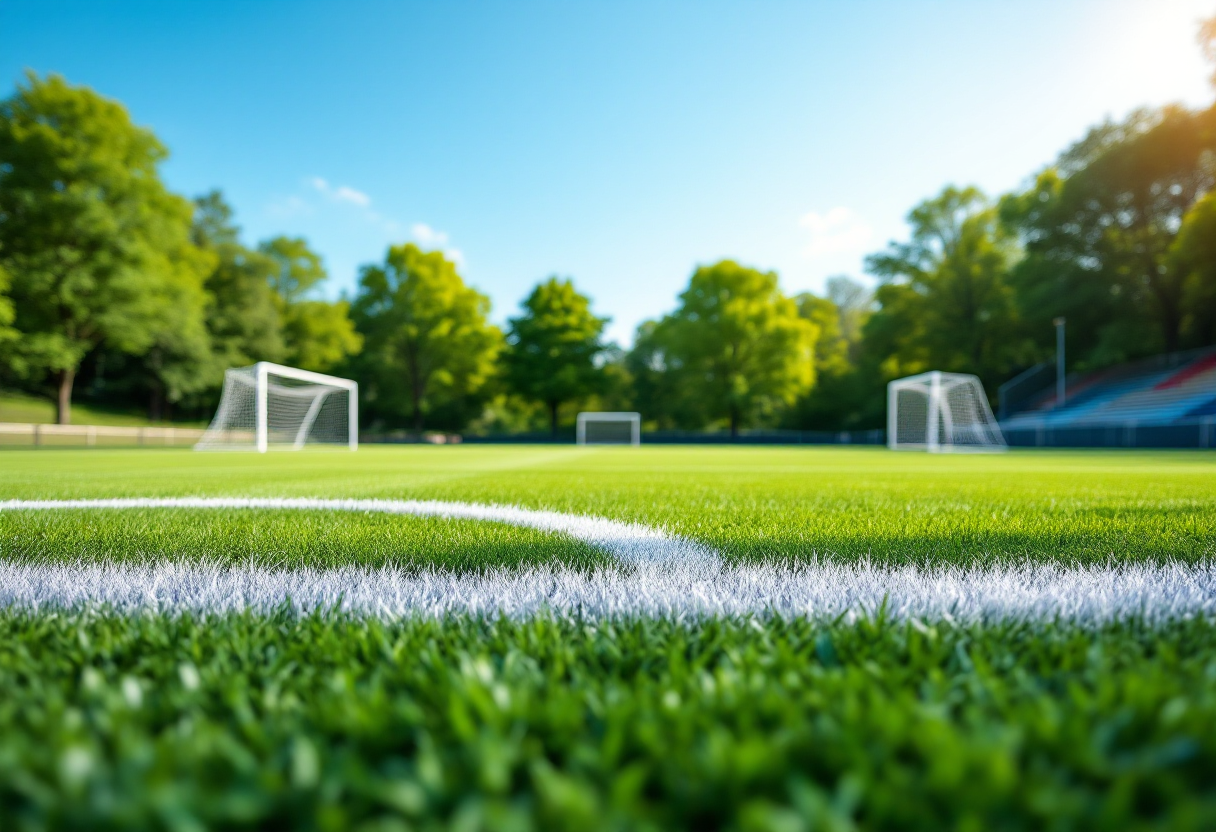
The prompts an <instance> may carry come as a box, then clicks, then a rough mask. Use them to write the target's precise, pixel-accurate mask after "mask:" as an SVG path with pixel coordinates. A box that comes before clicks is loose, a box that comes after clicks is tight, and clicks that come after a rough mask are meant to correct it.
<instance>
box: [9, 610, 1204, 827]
mask: <svg viewBox="0 0 1216 832" xmlns="http://www.w3.org/2000/svg"><path fill="white" fill-rule="evenodd" d="M1214 676H1216V627H1213V626H1212V624H1211V623H1210V622H1194V621H1193V622H1184V623H1179V624H1176V625H1172V626H1171V627H1170V628H1168V629H1166V630H1164V631H1153V632H1151V633H1146V632H1143V631H1140V630H1138V629H1137V628H1136V627H1135V626H1130V625H1125V626H1121V627H1115V628H1109V629H1106V630H1103V631H1101V632H1098V633H1089V632H1084V631H1080V630H1075V629H1068V630H1063V631H1054V630H1050V629H1048V630H1040V629H1031V628H1025V627H994V628H966V629H955V628H951V627H948V626H938V627H934V628H927V627H917V626H913V625H900V626H895V625H892V624H884V623H877V622H869V623H864V622H863V623H862V624H860V625H854V626H842V625H836V626H815V625H812V624H809V623H807V622H805V621H794V622H788V623H780V622H770V623H768V624H766V625H763V626H760V625H757V624H756V623H754V622H711V623H709V624H706V625H704V626H702V627H698V628H690V627H687V626H682V625H679V624H673V623H671V622H663V621H659V622H654V621H633V622H623V623H618V624H601V625H599V626H589V625H585V624H579V623H577V622H554V621H549V620H544V619H541V620H534V621H530V622H526V623H510V622H503V621H499V622H483V621H470V620H462V621H449V622H433V621H427V622H418V621H413V622H409V621H407V622H398V623H382V622H378V621H374V620H373V621H370V622H363V621H349V620H342V619H335V618H316V617H310V618H303V619H300V618H293V617H290V616H281V617H270V618H259V617H254V616H228V617H224V618H220V619H215V618H212V619H195V618H179V619H163V618H135V619H122V618H118V619H115V618H105V617H93V616H87V615H54V616H35V615H29V614H12V613H10V614H0V689H3V691H4V696H3V698H2V699H0V817H2V818H3V819H4V820H5V823H4V824H3V825H4V827H5V828H9V829H38V828H46V827H61V828H85V827H88V828H113V829H135V828H157V829H199V828H203V826H204V825H205V826H209V827H222V828H256V827H266V826H274V827H276V828H292V829H335V830H337V829H351V828H362V829H436V830H438V829H470V830H471V829H506V830H509V829H519V830H524V829H569V830H595V829H619V830H637V829H655V830H660V829H679V828H687V829H743V830H778V831H779V830H810V829H833V830H846V829H853V828H864V829H900V830H921V829H923V830H939V829H962V830H968V829H975V830H989V829H1103V830H1110V829H1145V830H1149V829H1151V830H1162V829H1179V830H1185V829H1193V830H1200V829H1211V828H1213V826H1214V825H1216V788H1214V787H1213V785H1212V778H1211V772H1212V771H1213V769H1214V767H1216V732H1213V731H1212V725H1213V724H1216V685H1213V678H1214Z"/></svg>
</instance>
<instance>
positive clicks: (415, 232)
mask: <svg viewBox="0 0 1216 832" xmlns="http://www.w3.org/2000/svg"><path fill="white" fill-rule="evenodd" d="M410 236H411V237H413V238H414V239H415V240H417V241H418V242H419V243H420V244H421V245H424V246H445V245H447V243H448V235H447V234H446V233H444V232H442V231H437V230H435V229H434V228H431V227H430V226H429V225H427V224H426V223H424V222H416V223H414V225H413V226H412V227H411V228H410Z"/></svg>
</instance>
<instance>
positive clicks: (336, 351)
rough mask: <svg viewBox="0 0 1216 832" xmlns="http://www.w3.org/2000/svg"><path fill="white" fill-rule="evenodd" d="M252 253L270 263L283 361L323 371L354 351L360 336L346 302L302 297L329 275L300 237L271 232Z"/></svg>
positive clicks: (358, 345) (317, 256) (356, 348)
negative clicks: (281, 235)
mask: <svg viewBox="0 0 1216 832" xmlns="http://www.w3.org/2000/svg"><path fill="white" fill-rule="evenodd" d="M258 253H259V254H261V255H262V256H263V257H266V258H267V259H268V260H269V261H270V262H271V263H272V264H273V270H272V271H271V274H270V286H271V288H272V289H273V290H274V292H275V295H276V297H277V298H278V305H279V314H280V317H281V319H282V322H283V339H284V341H285V343H286V359H285V360H286V361H287V363H289V364H291V365H292V366H294V367H300V368H302V369H305V370H316V371H317V372H325V371H327V370H330V369H332V368H333V367H335V366H336V365H338V364H339V363H340V362H341V361H342V360H343V359H345V358H346V357H347V356H349V355H353V354H355V353H357V352H358V351H359V349H360V347H361V346H362V345H363V339H362V338H361V337H360V336H359V333H357V332H355V324H354V321H352V320H351V318H350V304H349V303H347V302H346V301H345V300H340V301H337V302H334V303H330V302H328V301H323V300H316V299H312V300H310V299H308V294H309V293H310V292H311V291H312V290H313V289H315V288H316V287H318V286H320V284H322V283H324V282H325V280H326V279H328V277H329V275H328V274H327V273H326V271H325V266H324V264H323V263H322V262H321V257H320V255H318V254H317V253H316V252H314V251H313V250H312V249H310V248H309V247H308V242H307V241H306V240H304V239H303V238H301V237H274V238H272V239H269V240H266V241H264V242H263V243H261V244H260V245H259V246H258Z"/></svg>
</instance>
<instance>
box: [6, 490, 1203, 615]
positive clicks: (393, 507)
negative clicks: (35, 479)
mask: <svg viewBox="0 0 1216 832" xmlns="http://www.w3.org/2000/svg"><path fill="white" fill-rule="evenodd" d="M156 508H188V509H283V510H314V511H315V510H322V511H352V512H378V513H388V514H409V515H415V516H422V517H449V518H465V519H473V520H487V521H494V522H500V523H507V524H510V525H515V526H526V527H529V528H535V529H540V530H542V531H546V532H552V533H558V534H566V535H569V536H571V537H574V538H576V539H578V540H581V541H583V542H585V543H588V544H590V545H592V546H595V547H596V548H599V549H601V550H602V551H605V552H607V553H608V554H610V555H612V556H613V557H614V558H615V559H616V560H617V561H618V563H617V564H614V565H611V566H607V567H603V568H598V569H592V570H579V569H573V568H571V567H568V566H564V565H552V566H550V565H544V566H536V567H526V568H518V569H507V568H490V569H486V570H482V571H479V572H474V573H462V574H454V573H450V572H444V571H440V570H436V569H421V570H410V571H407V570H401V569H396V568H367V567H358V566H345V567H338V568H332V569H313V568H302V569H275V568H271V567H266V566H259V565H241V566H223V565H214V564H181V563H172V562H165V563H153V564H121V563H90V562H77V563H56V564H48V563H13V562H6V561H0V606H12V607H18V608H27V609H44V608H52V609H64V608H79V607H88V606H93V605H107V606H109V607H111V608H113V609H115V610H118V611H121V612H138V611H144V610H154V611H162V612H177V611H195V612H227V611H236V610H244V609H255V610H260V611H268V610H272V609H275V608H277V607H281V606H282V605H284V604H286V605H288V606H290V607H292V608H294V609H296V610H299V611H309V610H315V609H341V610H344V611H347V612H350V613H353V614H357V615H374V616H384V617H398V616H410V615H424V616H442V615H448V614H486V615H500V614H501V615H508V616H513V617H520V616H527V615H534V614H540V613H546V612H551V613H556V614H568V615H583V616H587V617H592V618H601V617H612V616H633V615H638V616H672V617H675V618H681V619H686V618H692V619H696V618H701V617H705V616H713V615H749V614H773V615H780V616H797V615H808V616H812V617H817V618H835V617H838V616H842V617H844V618H845V619H846V620H848V619H852V618H855V617H856V616H859V615H871V614H873V613H874V612H876V611H877V610H878V609H880V608H885V610H886V612H887V614H888V615H889V616H891V617H892V618H895V619H908V618H918V619H927V620H941V619H953V620H961V621H991V620H1021V621H1053V620H1059V621H1069V622H1075V623H1081V624H1101V623H1104V622H1108V621H1114V620H1123V619H1128V618H1133V617H1139V618H1143V619H1145V620H1147V621H1149V622H1160V621H1165V620H1170V619H1176V618H1181V617H1190V616H1205V617H1216V565H1213V564H1210V563H1208V564H1202V565H1198V566H1189V565H1184V564H1166V565H1152V564H1127V565H1108V566H1091V567H1084V566H1061V565H1053V564H1039V563H1034V564H1031V563H1025V564H1011V565H1003V566H993V567H954V566H947V567H943V568H941V569H926V568H920V567H914V566H894V567H885V566H874V565H871V564H868V563H849V564H842V563H832V562H824V561H812V562H809V563H803V564H797V565H776V564H772V563H761V564H738V565H727V564H724V563H723V562H722V560H721V558H720V557H719V556H718V555H717V554H716V553H714V552H713V551H712V550H710V549H708V548H706V547H705V546H702V545H700V544H698V543H695V542H693V541H689V540H686V539H683V538H680V537H676V536H674V535H669V534H667V533H666V532H664V531H661V530H659V529H653V528H650V527H647V526H642V525H639V524H633V523H623V522H620V521H616V520H609V519H607V518H602V517H592V516H584V515H576V514H563V513H560V512H553V511H538V510H533V509H526V508H519V507H515V506H493V505H481V504H477V503H460V502H445V501H438V500H425V501H419V500H354V499H352V500H323V499H276V498H229V497H219V498H203V497H183V498H134V499H113V500H28V501H26V500H10V501H7V502H0V511H42V510H64V509H116V510H121V509H156Z"/></svg>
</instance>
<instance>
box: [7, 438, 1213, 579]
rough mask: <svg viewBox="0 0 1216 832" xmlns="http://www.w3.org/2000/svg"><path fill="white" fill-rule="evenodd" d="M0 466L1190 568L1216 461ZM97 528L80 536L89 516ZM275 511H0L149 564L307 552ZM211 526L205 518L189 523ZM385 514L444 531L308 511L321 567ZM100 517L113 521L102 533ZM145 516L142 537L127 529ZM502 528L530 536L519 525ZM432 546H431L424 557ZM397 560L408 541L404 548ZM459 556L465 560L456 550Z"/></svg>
mask: <svg viewBox="0 0 1216 832" xmlns="http://www.w3.org/2000/svg"><path fill="white" fill-rule="evenodd" d="M0 467H2V470H3V473H2V475H0V499H8V498H24V499H30V498H36V497H38V498H73V497H120V496H223V495H241V496H299V497H391V498H424V499H447V500H472V501H478V502H488V503H503V504H518V505H523V506H527V507H530V508H546V509H555V510H561V511H574V512H585V513H593V514H598V515H603V516H606V517H611V518H615V519H621V520H636V521H641V522H644V523H647V524H651V525H660V526H663V527H666V528H667V529H669V530H671V531H674V532H678V533H680V534H683V535H687V536H689V537H692V538H695V539H697V540H700V541H703V542H705V543H707V544H710V545H712V546H714V547H715V548H717V549H719V550H720V551H722V552H724V553H726V554H727V555H728V556H731V557H735V558H740V559H762V558H774V557H775V558H789V559H800V558H806V557H809V556H812V555H818V556H820V557H831V558H839V559H843V560H856V559H859V558H869V559H871V560H873V561H876V562H879V563H906V562H915V563H943V562H952V563H967V564H976V563H990V562H993V561H997V560H1006V561H1007V560H1010V559H1014V560H1019V559H1034V560H1059V561H1064V562H1070V563H1106V562H1109V561H1152V562H1164V561H1167V560H1173V561H1184V562H1189V563H1194V562H1200V561H1204V560H1207V559H1211V558H1212V557H1213V555H1214V554H1216V454H1210V453H1202V452H1161V453H1138V452H1132V453H1010V454H1005V455H1000V456H935V457H929V456H927V455H923V454H892V453H889V452H887V451H884V450H879V449H835V448H833V449H809V448H808V449H804V448H780V449H762V448H691V447H677V448H642V449H639V450H633V449H616V448H611V449H608V448H605V449H577V448H572V447H561V448H554V447H530V448H510V447H507V448H504V447H485V446H481V447H473V446H465V447H444V448H430V447H365V448H364V449H363V450H361V451H360V452H359V453H357V454H353V455H352V454H347V453H343V452H316V453H303V454H271V455H267V456H264V457H262V456H256V455H252V454H202V453H194V452H191V451H186V450H155V451H153V450H148V451H110V450H97V451H92V452H69V451H62V450H56V451H49V450H48V451H22V452H7V453H4V455H3V456H0ZM94 522H95V523H96V524H97V525H95V526H92V527H91V530H90V531H87V532H86V531H84V530H83V529H82V527H83V526H86V525H89V524H92V523H94ZM267 522H269V523H270V525H269V526H268V527H264V528H266V529H267V531H266V533H265V534H254V533H253V531H254V530H255V528H256V526H255V525H251V524H250V521H249V518H247V517H243V516H241V515H240V514H239V513H229V514H225V513H223V512H213V513H211V514H209V515H208V516H207V517H206V518H203V517H201V516H199V515H197V514H176V515H175V514H172V513H164V514H161V515H157V517H156V518H155V519H154V518H153V517H152V516H151V515H141V516H140V517H138V518H123V517H121V516H120V515H119V513H117V512H115V513H112V514H111V515H110V516H109V518H108V519H105V518H102V517H101V516H95V519H94V518H93V517H91V518H89V520H88V521H85V520H82V519H81V518H79V517H73V516H71V515H70V514H68V513H64V514H61V515H59V516H57V517H56V516H52V517H45V516H44V517H39V518H36V519H34V518H29V517H21V516H18V515H0V547H3V549H2V551H9V552H22V551H24V552H28V553H31V554H33V553H38V554H41V555H45V556H55V554H56V553H57V552H58V553H61V554H63V555H64V556H66V557H72V558H75V557H92V556H98V557H101V556H104V555H106V554H108V553H115V554H122V555H123V556H131V555H132V554H133V553H135V552H138V553H139V556H141V557H142V556H147V555H150V554H154V553H155V547H152V548H149V544H150V543H151V542H152V541H154V540H156V539H159V538H165V537H172V538H179V539H180V540H181V541H182V543H181V545H180V546H178V547H174V546H173V545H170V544H168V543H165V544H161V545H164V546H165V547H166V548H165V549H164V554H166V555H172V556H176V555H177V554H179V553H180V554H182V555H184V556H191V557H197V556H199V554H200V553H201V552H206V551H210V548H211V546H212V544H211V542H210V540H211V539H212V538H222V539H224V540H225V544H224V545H223V552H224V556H225V557H239V556H241V555H243V554H248V555H249V556H251V557H262V556H266V557H268V558H271V559H275V558H277V557H278V556H279V555H280V554H281V553H282V552H283V551H284V550H289V551H292V552H297V553H298V555H299V557H301V558H305V557H307V551H306V548H304V547H303V546H302V544H301V543H300V541H293V540H291V539H290V536H288V535H286V534H280V533H278V532H279V531H282V532H285V531H286V530H288V529H290V528H291V524H292V523H294V522H295V521H294V520H282V521H277V522H278V523H279V525H276V521H274V520H271V519H270V518H267ZM204 523H205V524H209V530H208V529H205V528H200V526H201V525H202V524H204ZM395 523H398V524H399V525H400V528H401V529H402V530H403V531H402V535H404V536H405V537H407V538H408V537H409V534H408V533H407V532H406V531H404V530H405V529H406V528H412V529H416V530H418V532H419V534H422V535H423V536H425V535H426V534H429V532H424V531H423V530H425V529H434V528H436V525H435V523H434V522H430V523H427V522H423V521H415V522H414V523H412V524H411V523H409V522H403V521H397V520H387V519H382V520H378V521H377V520H372V519H367V520H363V521H354V520H352V519H350V518H344V517H341V516H338V515H336V514H330V515H327V516H322V517H313V518H310V519H309V520H308V521H306V525H307V528H308V529H309V530H310V531H309V532H308V534H310V535H313V537H312V538H311V539H313V540H320V539H323V538H324V534H323V531H324V528H325V526H326V524H329V527H330V528H331V529H332V534H333V535H334V541H335V543H334V545H333V546H328V545H327V546H325V547H324V555H323V557H322V558H321V562H324V563H334V562H337V561H338V560H339V559H341V558H343V557H348V558H349V559H350V560H352V561H358V562H369V559H370V562H379V560H378V559H379V558H384V557H387V556H388V554H391V553H392V551H393V549H392V547H389V546H388V545H387V540H385V545H383V546H382V545H381V544H380V543H375V542H373V543H366V544H365V543H364V542H361V541H360V540H359V539H358V538H360V537H361V536H362V535H363V531H361V530H362V529H371V528H373V527H374V526H377V525H378V526H380V527H381V528H382V529H384V532H383V533H384V534H385V535H391V534H392V531H391V530H392V529H393V528H394V524H395ZM31 524H33V527H34V528H36V529H38V530H39V533H45V534H47V535H48V536H50V537H51V538H55V539H57V540H67V539H69V538H74V539H76V540H77V541H78V542H79V545H77V546H74V547H69V546H67V545H65V544H63V543H59V542H54V543H51V542H48V543H47V544H45V545H43V544H39V543H37V542H36V541H35V542H33V543H30V542H26V543H22V542H21V538H24V537H26V536H27V534H28V532H29V530H30V529H31ZM106 524H115V527H114V528H113V529H110V530H106V529H105V528H104V526H105V525H106ZM141 524H146V529H147V531H146V532H140V531H138V530H137V528H136V527H138V526H140V525H141ZM57 527H58V528H59V529H60V531H59V532H55V531H54V529H55V528H57ZM120 527H121V528H120ZM276 530H278V531H276ZM502 533H503V534H507V535H509V536H510V537H511V538H512V539H515V538H517V539H519V540H521V541H527V540H535V538H534V537H529V536H528V535H525V534H524V533H523V532H521V531H512V532H509V533H508V532H505V531H504V532H502ZM369 534H371V532H369ZM469 534H473V535H476V534H478V533H477V532H472V531H470V532H469ZM487 534H489V532H487ZM78 535H79V537H77V536H78ZM158 535H159V538H158ZM200 535H201V537H200ZM373 536H374V534H373ZM128 539H129V541H130V542H127V540H128ZM466 539H467V538H466ZM193 540H197V541H198V543H197V544H195V543H193V542H191V541H193ZM339 543H341V545H339ZM551 545H555V546H557V545H559V544H558V543H556V542H554V543H552V544H551ZM22 547H24V548H22ZM434 551H435V548H434V547H433V546H428V547H427V548H426V549H425V552H426V553H427V554H426V556H428V557H429V556H430V553H431V552H434ZM491 551H493V552H500V550H498V549H487V555H486V559H487V561H488V562H498V561H497V559H498V558H499V557H500V555H498V554H496V555H494V556H493V557H491V556H490V552H491ZM344 552H345V553H346V554H344ZM400 553H401V554H403V555H404V554H408V552H406V551H405V550H404V549H400ZM293 557H294V556H293ZM469 557H470V558H475V557H476V553H475V552H473V553H472V554H470V555H469ZM458 560H461V561H462V562H469V561H466V560H465V559H464V557H463V556H461V558H458ZM507 562H511V558H510V557H507Z"/></svg>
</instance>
